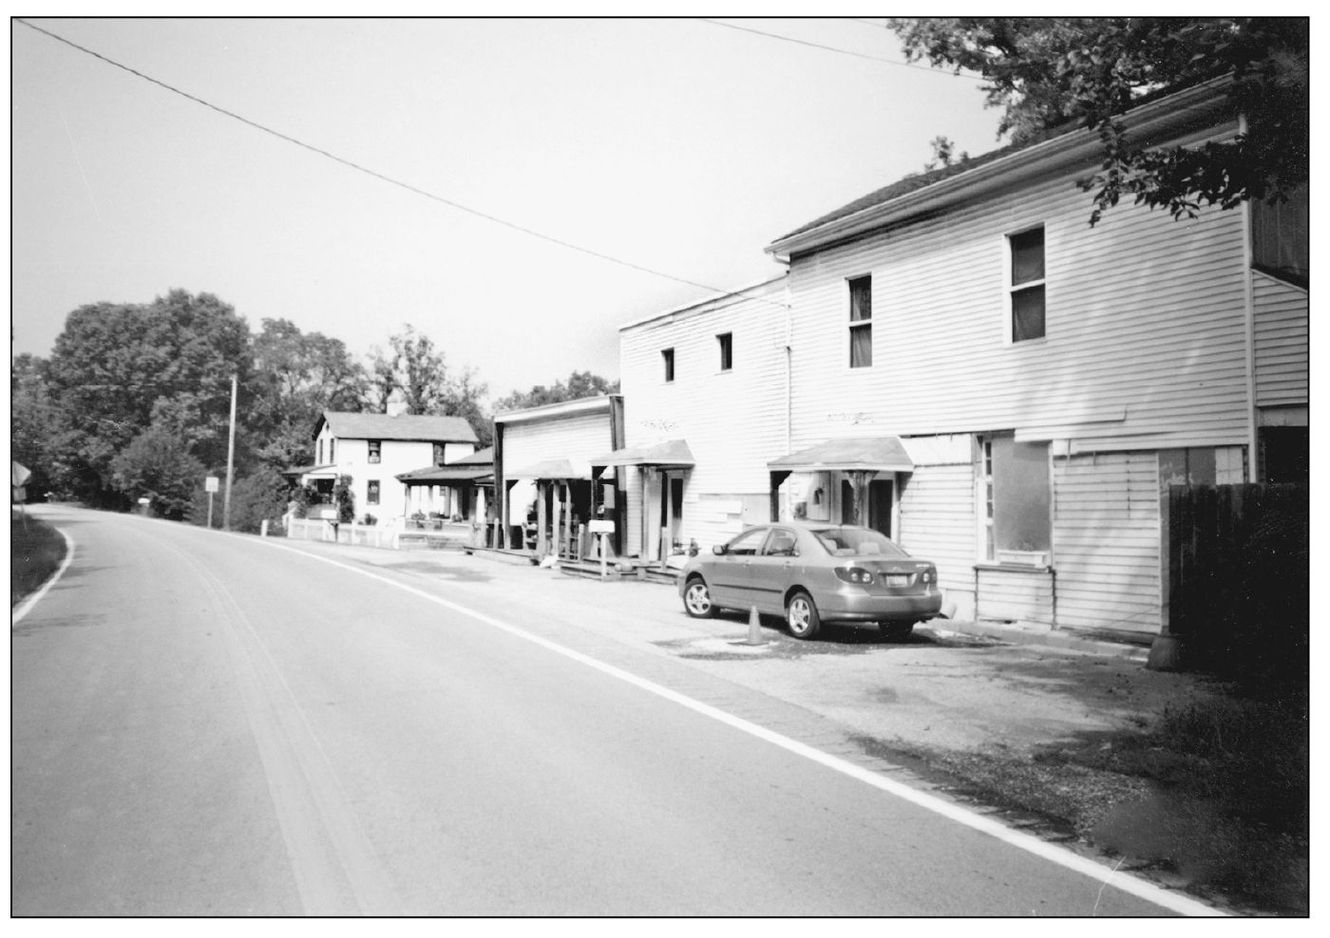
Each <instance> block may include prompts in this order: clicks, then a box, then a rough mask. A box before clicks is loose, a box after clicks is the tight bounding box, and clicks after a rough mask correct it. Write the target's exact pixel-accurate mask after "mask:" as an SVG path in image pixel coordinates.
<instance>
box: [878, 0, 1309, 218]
mask: <svg viewBox="0 0 1330 938" xmlns="http://www.w3.org/2000/svg"><path fill="white" fill-rule="evenodd" d="M891 26H892V28H893V29H894V30H895V32H896V34H897V35H898V36H899V37H900V38H901V40H902V42H903V44H904V47H905V52H906V55H907V57H908V58H909V59H910V60H911V61H915V60H918V59H921V58H927V59H928V60H929V61H931V62H932V63H933V64H934V65H948V66H951V67H952V68H953V69H954V70H955V71H957V72H959V71H960V70H961V69H969V70H972V71H976V72H979V73H980V74H982V75H983V77H984V79H985V80H986V82H987V84H986V85H985V86H984V90H985V92H986V94H987V103H988V105H989V106H990V107H1002V108H1005V113H1004V115H1003V118H1002V121H1001V123H1000V124H999V127H998V135H999V136H1002V135H1004V134H1007V133H1010V134H1011V140H1012V143H1013V144H1015V145H1018V146H1019V145H1023V144H1026V143H1029V142H1031V141H1033V140H1036V139H1038V138H1039V137H1040V136H1041V135H1042V134H1045V133H1046V132H1048V131H1050V130H1051V129H1053V128H1057V127H1061V126H1063V125H1065V124H1067V123H1068V122H1071V121H1075V122H1079V123H1080V124H1081V125H1082V126H1084V127H1086V128H1089V129H1091V130H1094V131H1095V132H1096V133H1098V135H1099V138H1100V141H1101V143H1102V146H1103V157H1104V158H1103V163H1102V166H1101V168H1100V170H1099V171H1098V172H1097V173H1095V174H1094V175H1093V176H1091V177H1088V178H1086V179H1084V180H1081V182H1080V185H1081V187H1082V188H1083V189H1085V190H1086V191H1090V190H1094V196H1093V206H1094V208H1093V211H1092V212H1091V216H1090V223H1091V224H1094V223H1095V222H1096V221H1098V220H1099V218H1100V217H1101V215H1102V213H1103V212H1104V211H1106V210H1107V209H1109V208H1111V207H1112V206H1114V205H1116V204H1118V202H1119V201H1120V200H1121V199H1122V198H1124V197H1131V198H1133V199H1134V200H1135V202H1136V203H1137V204H1144V205H1147V206H1149V207H1150V208H1158V207H1163V208H1167V209H1168V210H1169V212H1170V213H1171V214H1172V215H1173V216H1174V217H1175V218H1176V217H1179V216H1188V217H1191V216H1194V215H1195V214H1196V213H1197V211H1198V210H1199V208H1200V206H1201V205H1202V204H1206V205H1214V204H1216V203H1217V204H1219V205H1220V206H1221V207H1222V208H1232V207H1233V206H1235V205H1238V204H1239V203H1240V202H1242V201H1243V200H1249V199H1266V200H1268V201H1278V200H1281V199H1284V198H1287V197H1288V196H1289V195H1290V194H1291V193H1292V192H1293V191H1294V190H1295V189H1296V188H1297V187H1298V186H1300V185H1301V184H1302V183H1304V182H1305V181H1306V180H1307V178H1308V168H1309V149H1310V107H1309V101H1310V99H1309V90H1308V89H1309V85H1308V60H1309V51H1310V32H1309V21H1308V20H1307V19H1305V18H1276V17H1235V18H1206V19H1198V18H1162V17H1098V18H1028V17H1007V18H989V17H956V18H933V19H899V20H892V21H891ZM1222 75H1227V76H1230V77H1231V78H1232V82H1231V84H1230V85H1229V86H1228V97H1229V100H1230V101H1231V103H1232V105H1233V107H1234V108H1235V110H1236V111H1237V112H1238V113H1240V114H1242V115H1243V116H1244V118H1245V121H1246V124H1245V127H1244V128H1243V130H1242V132H1241V133H1239V134H1238V135H1237V136H1236V137H1234V138H1233V139H1231V140H1225V141H1221V142H1210V143H1206V144H1205V145H1203V146H1200V147H1189V148H1184V147H1167V148H1159V149H1148V148H1147V147H1145V146H1144V145H1143V143H1142V142H1141V141H1137V140H1135V139H1133V138H1132V137H1131V136H1130V135H1129V134H1128V132H1127V130H1126V128H1125V125H1124V124H1123V123H1122V121H1121V116H1122V114H1123V113H1124V112H1125V111H1127V110H1128V109H1129V108H1131V107H1132V106H1134V105H1136V104H1139V103H1140V102H1141V100H1142V99H1144V98H1145V97H1146V96H1147V95H1151V94H1156V93H1166V92H1169V91H1173V90H1177V89H1179V88H1182V87H1185V86H1187V85H1192V84H1195V83H1197V82H1200V81H1203V80H1205V79H1209V78H1214V77H1218V76H1222Z"/></svg>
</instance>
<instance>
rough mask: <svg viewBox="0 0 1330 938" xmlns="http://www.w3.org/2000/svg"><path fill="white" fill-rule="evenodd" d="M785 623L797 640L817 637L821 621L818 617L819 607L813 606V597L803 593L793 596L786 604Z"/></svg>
mask: <svg viewBox="0 0 1330 938" xmlns="http://www.w3.org/2000/svg"><path fill="white" fill-rule="evenodd" d="M785 622H786V624H787V625H789V627H790V634H791V635H793V636H794V637H795V638H804V639H808V638H812V637H813V636H814V635H816V634H817V630H818V627H819V626H820V625H821V620H820V619H819V618H818V615H817V606H815V605H813V597H811V596H809V595H808V594H807V593H803V592H799V593H795V594H794V595H793V596H791V597H790V601H789V602H787V603H786V604H785Z"/></svg>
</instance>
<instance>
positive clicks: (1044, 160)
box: [766, 76, 1233, 256]
mask: <svg viewBox="0 0 1330 938" xmlns="http://www.w3.org/2000/svg"><path fill="white" fill-rule="evenodd" d="M1229 84H1231V79H1230V78H1229V77H1228V76H1221V77H1219V78H1213V79H1210V80H1208V81H1204V82H1199V83H1197V84H1195V85H1192V86H1190V87H1187V88H1183V89H1181V90H1177V89H1167V90H1161V91H1159V92H1155V93H1153V94H1151V95H1148V96H1146V97H1144V98H1142V99H1141V100H1140V101H1139V102H1137V103H1136V105H1135V106H1134V107H1132V109H1131V110H1129V111H1127V112H1126V113H1124V114H1123V115H1121V116H1120V118H1119V119H1120V120H1121V121H1122V122H1123V123H1124V124H1126V126H1127V127H1128V129H1129V130H1130V131H1131V133H1132V135H1133V139H1134V140H1135V141H1136V142H1137V143H1140V144H1143V145H1147V146H1148V145H1151V144H1153V143H1158V142H1161V141H1162V140H1163V139H1165V138H1167V137H1168V136H1169V135H1170V134H1176V133H1178V132H1180V131H1182V130H1184V129H1192V128H1196V127H1201V126H1213V125H1214V124H1215V123H1216V122H1217V121H1219V120H1222V119H1231V118H1232V117H1233V112H1232V106H1231V104H1230V102H1229V101H1228V98H1227V95H1226V94H1225V91H1226V89H1227V86H1228V85H1229ZM1099 146H1100V143H1099V137H1098V134H1097V133H1095V132H1094V131H1091V130H1087V129H1086V128H1085V127H1083V126H1082V125H1081V124H1079V123H1077V122H1070V123H1067V124H1064V125H1062V126H1060V127H1055V128H1052V129H1050V130H1047V131H1044V132H1043V133H1042V134H1040V135H1038V136H1035V137H1034V138H1032V139H1030V140H1027V141H1024V142H1023V143H1021V144H1020V145H1011V146H1006V147H1003V148H1001V149H998V150H993V151H992V152H989V153H984V154H982V155H980V156H977V157H974V158H972V159H969V160H966V161H964V162H962V163H957V164H954V165H952V166H945V167H943V168H941V169H936V170H933V171H931V172H926V173H918V174H913V175H910V176H906V177H905V178H904V179H900V180H897V181H896V182H894V183H892V184H891V185H889V186H884V187H883V188H881V189H877V190H875V191H873V192H870V193H868V195H865V196H863V197H861V198H858V199H855V200H854V201H853V202H850V203H847V204H846V205H842V206H841V207H840V208H838V209H835V210H834V211H831V212H828V213H827V214H825V215H822V216H821V217H819V218H815V219H814V220H813V221H811V222H808V223H807V224H805V225H801V226H800V227H798V228H796V229H794V230H793V231H791V232H789V233H788V234H785V235H782V236H781V237H779V238H777V239H776V240H775V241H773V242H772V243H771V244H769V245H767V248H766V250H767V252H768V253H770V254H773V255H777V256H779V255H787V256H788V255H792V254H795V253H802V252H805V251H809V250H813V249H816V248H820V247H822V246H825V245H828V244H831V243H834V242H837V241H841V240H845V239H847V238H852V237H855V236H858V235H862V234H864V233H865V232H867V231H872V230H874V229H875V228H879V227H881V226H883V225H885V224H889V223H896V222H899V221H902V220H904V219H906V218H909V217H911V216H915V215H918V214H921V213H924V212H935V211H938V210H941V209H944V208H946V207H948V206H950V205H952V204H953V203H955V202H958V201H962V200H965V199H970V198H975V197H977V196H979V195H983V194H985V193H988V192H992V191H1000V190H1001V189H1003V188H1007V187H1010V186H1012V185H1016V184H1019V183H1020V182H1021V181H1023V180H1025V179H1028V178H1032V177H1034V176H1036V175H1037V174H1038V173H1039V172H1041V171H1047V170H1048V169H1050V168H1055V167H1061V166H1063V165H1071V164H1073V163H1079V164H1083V165H1086V166H1089V165H1093V163H1094V162H1095V161H1096V160H1098V159H1099V158H1100V157H1099Z"/></svg>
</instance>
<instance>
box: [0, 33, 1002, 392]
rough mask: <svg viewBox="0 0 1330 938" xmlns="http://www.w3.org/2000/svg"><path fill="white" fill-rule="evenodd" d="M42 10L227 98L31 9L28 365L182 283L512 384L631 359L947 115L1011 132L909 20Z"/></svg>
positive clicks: (25, 143) (357, 350)
mask: <svg viewBox="0 0 1330 938" xmlns="http://www.w3.org/2000/svg"><path fill="white" fill-rule="evenodd" d="M30 22H31V23H33V24H34V25H37V26H40V27H42V28H43V29H47V30H49V31H51V32H53V33H56V34H58V35H59V36H61V37H63V38H65V39H67V40H68V41H70V42H72V43H76V44H77V45H79V46H83V47H85V48H86V49H87V50H90V51H91V52H94V53H97V54H98V55H100V56H103V57H105V58H106V59H111V60H114V61H115V62H116V63H119V65H121V66H125V67H127V68H130V69H133V70H134V71H136V72H139V73H141V74H142V75H145V76H148V77H150V78H152V79H155V80H156V81H158V82H161V83H164V84H167V85H170V86H171V87H172V88H175V89H177V90H178V91H180V92H184V93H185V94H188V95H190V96H192V97H193V98H196V99H200V100H201V101H202V102H206V105H205V104H204V103H200V100H191V99H190V98H187V97H184V96H183V95H182V94H178V93H175V92H172V91H169V90H167V89H165V88H163V87H161V86H160V85H157V84H154V83H152V82H150V81H148V80H145V78H143V77H139V76H138V75H135V74H132V73H130V72H128V71H125V70H124V69H123V68H118V67H116V66H115V65H112V64H108V62H106V61H103V60H101V59H98V58H96V57H94V56H93V55H90V54H88V52H84V51H79V50H77V49H74V48H71V47H70V46H69V45H66V44H64V43H61V42H59V41H56V40H54V39H52V38H50V37H49V36H47V35H43V34H42V33H39V32H36V31H34V30H33V29H30V28H29V27H28V26H25V25H24V24H23V23H22V22H19V21H15V20H11V70H10V72H11V192H12V194H11V298H12V307H11V310H12V312H11V329H12V354H22V353H32V354H35V355H40V356H46V355H49V354H50V351H51V348H52V345H53V342H54V340H55V338H56V336H57V335H58V334H59V333H60V331H61V329H62V328H63V326H64V322H65V318H66V317H67V316H68V314H69V313H70V312H71V311H73V310H75V309H77V308H78V307H80V306H82V305H84V304H89V303H97V302H103V301H106V302H125V303H148V302H151V301H152V300H153V299H154V298H155V297H158V296H163V295H165V294H166V293H167V292H168V291H170V290H172V289H175V288H180V289H184V290H187V291H189V292H191V293H205V292H206V293H212V294H215V295H216V296H218V297H219V298H221V299H222V300H223V301H225V302H227V303H230V304H231V305H232V306H234V307H235V309H236V311H237V312H238V313H239V314H240V315H241V316H243V317H245V319H246V320H247V321H248V322H249V325H250V328H251V329H252V330H253V331H254V332H256V333H257V332H258V331H259V329H260V328H261V324H262V321H263V320H264V319H288V320H290V321H292V322H293V323H295V324H296V325H297V326H298V327H299V328H300V329H301V330H302V331H303V332H307V333H308V332H321V333H323V334H324V335H327V336H331V337H334V338H338V339H341V340H342V341H343V342H345V343H346V345H347V348H348V350H349V351H350V352H352V353H353V355H355V356H356V357H357V358H363V357H364V356H366V355H368V354H369V353H370V352H371V351H372V350H373V349H374V348H375V347H379V348H386V347H387V345H388V339H389V337H390V336H391V335H393V334H394V333H397V332H400V331H402V328H403V326H404V325H406V324H408V323H409V324H411V325H412V326H414V327H415V329H416V330H417V331H419V332H423V333H425V334H427V335H429V336H430V337H431V338H432V339H433V340H434V342H435V343H436V345H437V346H438V347H440V348H441V349H443V350H444V351H445V352H446V355H447V362H448V365H449V367H450V368H452V369H455V370H461V369H465V368H472V369H474V370H475V372H476V373H477V376H478V377H479V378H480V380H482V381H484V382H486V383H487V384H488V386H489V390H490V398H491V399H497V398H499V397H502V396H504V395H506V394H508V393H510V392H511V391H513V390H526V389H529V388H530V387H532V386H533V385H536V384H546V385H548V384H552V383H553V382H555V381H556V380H559V379H563V378H566V377H567V376H568V374H569V373H570V372H572V371H575V370H576V371H584V370H590V371H592V372H595V373H597V374H600V375H604V376H605V377H607V378H611V379H612V378H617V377H618V376H619V363H618V328H619V327H620V326H621V325H624V324H625V323H628V322H631V321H633V320H636V319H641V318H643V317H646V316H650V315H652V314H653V313H656V312H661V311H664V310H666V309H670V308H673V307H676V306H680V305H683V304H687V303H692V302H696V301H700V300H703V299H705V298H707V297H708V296H711V295H714V294H715V293H716V292H718V291H725V290H730V289H734V288H736V287H741V286H745V285H748V284H752V283H756V282H758V281H761V280H764V279H767V278H768V277H773V276H777V275H778V274H779V273H780V272H781V267H780V266H779V265H778V264H777V263H776V262H775V261H774V260H773V259H772V258H771V257H770V255H768V254H766V253H765V251H764V248H765V247H766V246H767V245H768V244H769V243H771V242H772V241H773V240H775V239H776V238H778V237H780V236H781V235H783V234H785V233H787V232H789V231H791V230H793V229H795V228H797V227H799V226H801V225H803V224H805V223H806V222H808V221H811V220H812V219H814V218H816V217H818V216H820V215H822V214H824V213H826V212H828V211H831V210H832V209H835V208H838V207H839V206H841V205H843V204H845V203H847V202H850V201H852V200H853V199H856V198H858V197H859V196H861V195H864V194H866V193H868V192H871V191H872V190H874V189H877V188H879V187H881V186H885V185H888V184H890V183H892V182H895V181H896V180H898V179H900V178H901V177H903V176H905V175H907V174H909V173H912V172H918V171H921V170H922V169H923V168H924V164H925V163H926V162H928V161H929V160H930V159H931V158H932V149H931V146H930V141H931V140H932V139H933V138H934V137H936V136H938V135H944V136H947V137H949V138H951V139H952V140H953V141H954V142H955V143H956V145H957V147H958V149H959V150H964V151H968V152H969V153H970V154H972V155H977V154H979V153H983V152H986V151H988V150H991V149H993V148H995V147H997V146H999V145H1001V141H999V140H998V139H997V137H996V129H997V122H998V119H999V113H998V112H997V111H996V110H992V109H986V108H985V107H984V106H983V102H984V97H983V93H982V92H981V91H980V90H979V85H980V82H979V79H978V78H977V77H975V76H972V75H962V76H954V75H952V74H950V73H949V72H947V71H942V70H930V69H928V68H926V67H907V66H905V65H903V64H899V63H903V62H904V55H903V53H902V52H901V50H900V46H899V43H898V42H897V40H896V37H895V35H894V33H892V32H890V31H889V30H887V29H886V28H885V25H884V23H883V21H882V20H872V19H849V18H842V19H808V18H804V19H766V20H763V19H722V20H715V21H707V20H702V19H687V18H672V19H603V18H602V19H587V18H584V19H545V20H541V19H529V18H527V19H522V18H493V19H406V20H401V19H398V20H390V19H355V18H351V19H328V20H318V19H265V18H252V19H113V20H97V19H42V18H33V19H31V20H30ZM736 27H739V28H736ZM762 33H766V34H771V35H762ZM776 37H785V38H776ZM823 46H825V47H829V48H821V47H823ZM207 105H211V106H212V107H209V106H207ZM221 111H226V112H229V114H224V113H221ZM231 115H235V116H231ZM237 117H239V118H243V119H244V121H248V122H251V123H244V122H242V121H241V120H239V119H237ZM252 124H259V125H262V126H263V127H265V128H268V129H270V130H272V131H276V132H278V133H280V134H282V135H284V136H285V137H288V138H292V139H294V140H296V141H299V143H301V144H304V146H300V145H298V144H296V143H293V142H290V141H289V140H286V139H280V138H278V137H277V136H274V135H272V134H270V133H266V132H264V131H262V130H259V129H256V128H255V127H254V126H252ZM310 148H314V149H317V150H321V151H325V153H327V154H333V155H335V156H336V157H338V158H340V159H341V160H344V161H347V162H349V163H353V164H356V166H358V167H361V168H363V169H364V170H368V171H370V172H372V173H374V174H377V175H370V173H368V172H364V171H361V170H358V169H355V168H352V167H350V166H347V165H345V163H342V162H338V161H336V160H334V159H332V158H330V157H329V156H327V155H322V154H320V153H317V152H314V151H313V150H312V149H310ZM382 177H387V180H392V181H391V182H390V181H385V179H384V178H382ZM459 206H460V207H459ZM468 210H469V211H468ZM517 229H526V230H527V231H526V232H524V231H520V230H517ZM528 232H536V233H539V234H540V235H543V236H545V237H537V236H535V235H533V234H531V233H528ZM567 245H575V246H576V247H579V248H583V249H585V251H579V250H575V249H573V248H571V247H568V246H567ZM586 252H592V253H591V254H588V253H586ZM593 254H598V255H604V256H603V257H597V256H592V255H593ZM606 258H613V259H615V260H609V259H606ZM615 261H621V262H623V263H616V262H615ZM629 265H632V266H629ZM641 268H645V270H643V269H641Z"/></svg>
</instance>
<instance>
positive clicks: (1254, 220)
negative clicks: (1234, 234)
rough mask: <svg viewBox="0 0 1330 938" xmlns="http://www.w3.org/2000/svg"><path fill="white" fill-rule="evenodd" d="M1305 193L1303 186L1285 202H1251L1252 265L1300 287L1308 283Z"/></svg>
mask: <svg viewBox="0 0 1330 938" xmlns="http://www.w3.org/2000/svg"><path fill="white" fill-rule="evenodd" d="M1308 192H1309V189H1308V187H1307V186H1306V185H1305V184H1304V185H1301V186H1299V187H1298V188H1297V189H1295V190H1294V191H1293V192H1291V193H1290V194H1289V197H1288V200H1287V201H1285V202H1276V203H1275V204H1274V205H1267V204H1266V203H1265V201H1264V200H1257V201H1255V202H1252V203H1251V254H1252V266H1253V267H1255V268H1256V269H1257V270H1261V271H1264V272H1265V273H1267V274H1271V275H1273V276H1275V277H1279V278H1281V279H1283V280H1287V281H1289V282H1291V283H1295V284H1297V285H1298V286H1302V287H1305V286H1307V285H1308V283H1309V271H1308V268H1309V267H1310V266H1311V259H1310V253H1311V248H1310V244H1311V243H1310V241H1309V239H1308V216H1309V214H1310V211H1309V210H1310V204H1309V199H1308Z"/></svg>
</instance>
